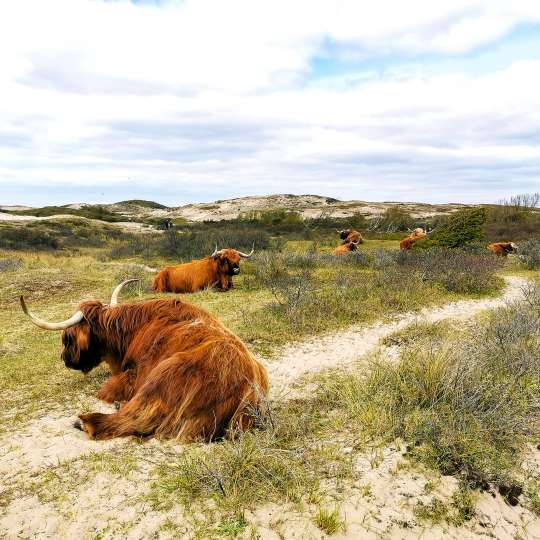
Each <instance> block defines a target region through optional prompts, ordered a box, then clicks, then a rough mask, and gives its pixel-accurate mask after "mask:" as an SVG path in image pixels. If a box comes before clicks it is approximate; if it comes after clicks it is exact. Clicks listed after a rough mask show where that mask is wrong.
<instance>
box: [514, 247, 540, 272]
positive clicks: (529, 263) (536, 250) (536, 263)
mask: <svg viewBox="0 0 540 540" xmlns="http://www.w3.org/2000/svg"><path fill="white" fill-rule="evenodd" d="M518 257H519V260H520V261H521V263H522V264H523V266H525V268H527V269H528V270H538V269H539V268H540V240H525V241H523V242H520V243H519V246H518Z"/></svg>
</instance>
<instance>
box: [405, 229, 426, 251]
mask: <svg viewBox="0 0 540 540" xmlns="http://www.w3.org/2000/svg"><path fill="white" fill-rule="evenodd" d="M426 236H427V234H426V232H425V231H424V229H422V228H421V227H418V228H417V229H414V231H412V232H411V234H409V236H407V237H405V238H404V239H403V240H402V241H401V242H400V243H399V249H400V250H401V251H409V249H411V247H412V246H413V244H414V243H415V242H418V240H421V239H422V238H425V237H426Z"/></svg>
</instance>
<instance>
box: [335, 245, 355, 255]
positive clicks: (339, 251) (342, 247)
mask: <svg viewBox="0 0 540 540" xmlns="http://www.w3.org/2000/svg"><path fill="white" fill-rule="evenodd" d="M357 249H358V248H357V247H356V244H355V243H354V242H348V243H347V244H341V245H340V246H338V247H337V248H336V249H334V251H332V255H335V256H336V257H341V256H342V255H345V253H349V252H350V251H356V250H357Z"/></svg>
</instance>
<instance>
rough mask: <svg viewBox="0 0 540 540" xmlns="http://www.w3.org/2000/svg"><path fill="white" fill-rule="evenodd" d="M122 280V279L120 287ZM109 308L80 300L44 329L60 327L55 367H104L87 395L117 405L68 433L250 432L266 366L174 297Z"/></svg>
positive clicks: (187, 437)
mask: <svg viewBox="0 0 540 540" xmlns="http://www.w3.org/2000/svg"><path fill="white" fill-rule="evenodd" d="M129 281H132V280H129ZM125 283H127V282H123V283H121V284H120V285H119V286H118V287H117V288H116V289H115V291H114V293H113V297H112V299H111V304H110V305H109V306H107V305H104V304H102V303H101V302H98V301H85V302H82V303H81V304H80V305H79V310H78V311H77V313H75V315H73V316H72V317H71V318H69V319H68V320H66V321H63V322H60V323H49V322H46V321H43V320H41V319H39V318H37V317H36V316H35V315H32V314H31V313H30V312H29V311H28V310H27V308H26V305H25V303H24V299H23V297H22V296H21V299H20V300H21V305H22V308H23V310H24V312H25V313H26V314H27V315H28V316H29V317H30V319H31V320H32V321H33V323H34V324H35V325H36V326H39V327H40V328H44V329H47V330H63V332H62V344H63V349H62V359H63V361H64V363H65V365H66V366H67V367H69V368H72V369H77V370H80V371H82V372H83V373H88V372H89V371H90V370H92V369H93V368H94V367H96V366H97V365H98V364H100V363H101V362H106V363H107V364H108V365H109V367H110V369H111V373H112V375H111V377H110V378H109V379H108V380H107V381H105V383H104V384H103V386H102V387H101V389H100V390H99V391H98V394H97V396H98V397H99V398H100V399H102V400H104V401H106V402H108V403H113V402H121V403H122V405H121V407H120V409H119V410H118V411H117V412H115V413H112V414H103V413H99V412H94V413H89V414H81V415H80V416H79V418H80V421H78V422H77V423H76V426H75V427H78V428H79V429H82V430H83V431H85V432H86V433H87V434H88V436H89V437H90V438H92V439H111V438H114V437H122V436H127V435H136V436H141V437H149V436H157V437H176V438H179V439H180V440H183V441H192V440H198V439H201V440H211V439H214V438H216V437H221V436H223V435H225V434H230V433H234V432H235V431H242V430H245V429H247V428H249V427H250V426H252V425H253V424H254V422H255V420H256V419H257V418H259V417H260V416H261V415H262V414H264V410H263V409H264V396H265V395H266V394H267V392H268V377H267V373H266V369H265V368H264V367H263V366H262V365H261V364H260V363H259V362H258V361H257V360H256V359H255V358H254V357H253V356H252V355H251V354H250V352H249V351H248V350H247V349H246V347H245V345H244V344H243V343H242V341H240V339H239V338H238V337H236V336H235V335H234V334H232V333H231V332H229V331H228V330H227V329H226V328H225V327H224V326H223V325H222V324H221V323H220V322H219V321H218V320H217V319H216V318H215V317H213V316H212V315H210V314H209V313H208V312H207V311H205V310H203V309H201V308H199V307H196V306H194V305H191V304H188V303H186V302H182V301H180V300H178V299H162V300H150V301H147V302H141V303H135V304H125V305H117V297H118V293H119V292H120V289H121V287H122V286H123V285H124V284H125Z"/></svg>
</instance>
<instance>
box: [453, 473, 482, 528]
mask: <svg viewBox="0 0 540 540" xmlns="http://www.w3.org/2000/svg"><path fill="white" fill-rule="evenodd" d="M452 506H453V508H454V510H455V512H454V515H453V516H452V518H451V523H453V524H454V525H456V526H457V527H459V526H461V525H463V523H465V522H466V521H470V520H471V519H472V518H473V517H474V516H475V514H476V510H475V508H476V495H475V493H474V491H473V490H472V489H470V488H469V487H468V486H467V484H465V483H464V482H462V483H460V485H459V488H458V489H457V490H456V491H454V493H453V494H452Z"/></svg>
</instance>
